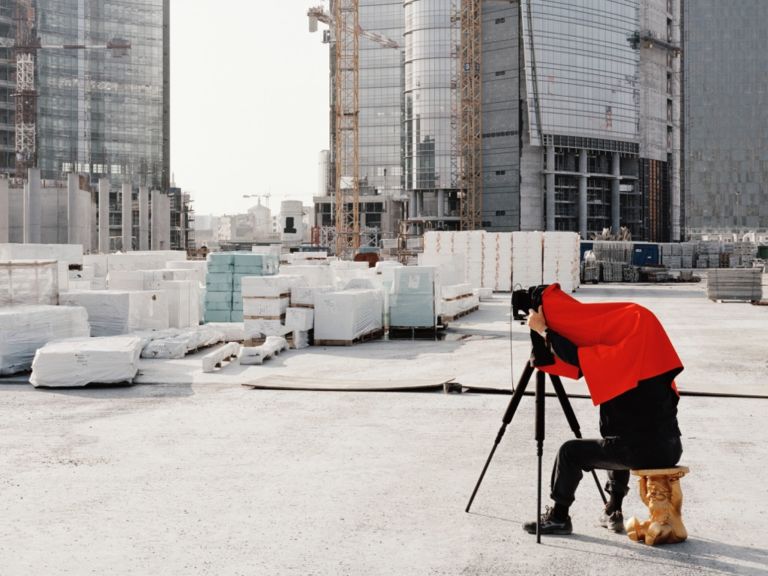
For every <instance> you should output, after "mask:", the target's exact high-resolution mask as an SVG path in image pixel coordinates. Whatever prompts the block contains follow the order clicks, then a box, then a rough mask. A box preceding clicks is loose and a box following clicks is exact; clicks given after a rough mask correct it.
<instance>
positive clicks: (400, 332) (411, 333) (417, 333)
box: [389, 326, 444, 340]
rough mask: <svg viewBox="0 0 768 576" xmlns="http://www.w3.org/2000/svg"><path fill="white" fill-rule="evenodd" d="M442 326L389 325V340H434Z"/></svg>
mask: <svg viewBox="0 0 768 576" xmlns="http://www.w3.org/2000/svg"><path fill="white" fill-rule="evenodd" d="M443 328H444V327H442V326H431V327H430V326H424V327H415V326H390V327H389V339H390V340H434V339H436V338H437V334H438V331H439V330H441V329H443Z"/></svg>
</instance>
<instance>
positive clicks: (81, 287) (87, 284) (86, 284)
mask: <svg viewBox="0 0 768 576" xmlns="http://www.w3.org/2000/svg"><path fill="white" fill-rule="evenodd" d="M93 283H94V281H93V280H70V281H69V289H70V290H71V291H73V292H81V291H89V290H93Z"/></svg>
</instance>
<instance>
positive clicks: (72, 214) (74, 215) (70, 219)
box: [67, 173, 85, 248]
mask: <svg viewBox="0 0 768 576" xmlns="http://www.w3.org/2000/svg"><path fill="white" fill-rule="evenodd" d="M79 188H80V179H79V178H78V177H77V174H72V173H69V174H67V244H85V242H83V241H82V239H81V238H80V235H79V234H78V230H77V229H78V226H80V211H79V210H78V208H79V203H78V201H77V191H78V189H79ZM83 248H85V246H83Z"/></svg>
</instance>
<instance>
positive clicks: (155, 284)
mask: <svg viewBox="0 0 768 576" xmlns="http://www.w3.org/2000/svg"><path fill="white" fill-rule="evenodd" d="M182 280H186V281H197V272H196V271H195V270H187V269H178V270H173V269H165V270H130V271H127V270H113V271H112V272H110V273H109V275H108V277H107V285H108V286H109V288H110V290H160V289H161V288H162V284H163V283H164V282H175V281H182Z"/></svg>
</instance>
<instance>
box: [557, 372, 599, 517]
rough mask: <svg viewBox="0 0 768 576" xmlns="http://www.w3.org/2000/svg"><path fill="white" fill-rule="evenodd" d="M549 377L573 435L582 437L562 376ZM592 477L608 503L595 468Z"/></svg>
mask: <svg viewBox="0 0 768 576" xmlns="http://www.w3.org/2000/svg"><path fill="white" fill-rule="evenodd" d="M549 379H550V380H551V381H552V387H553V388H554V389H555V394H557V399H558V400H559V401H560V406H561V407H562V408H563V414H565V419H566V420H568V425H569V426H570V427H571V430H573V435H574V436H576V438H581V426H579V421H578V420H577V419H576V414H575V413H574V411H573V406H571V401H570V400H568V394H566V393H565V388H564V387H563V381H562V380H560V376H555V375H553V374H550V375H549ZM592 478H594V479H595V484H596V485H597V491H598V492H600V497H601V498H602V499H603V504H607V503H608V500H607V499H606V497H605V492H603V487H602V486H601V485H600V480H599V479H598V477H597V472H595V471H594V470H592Z"/></svg>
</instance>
